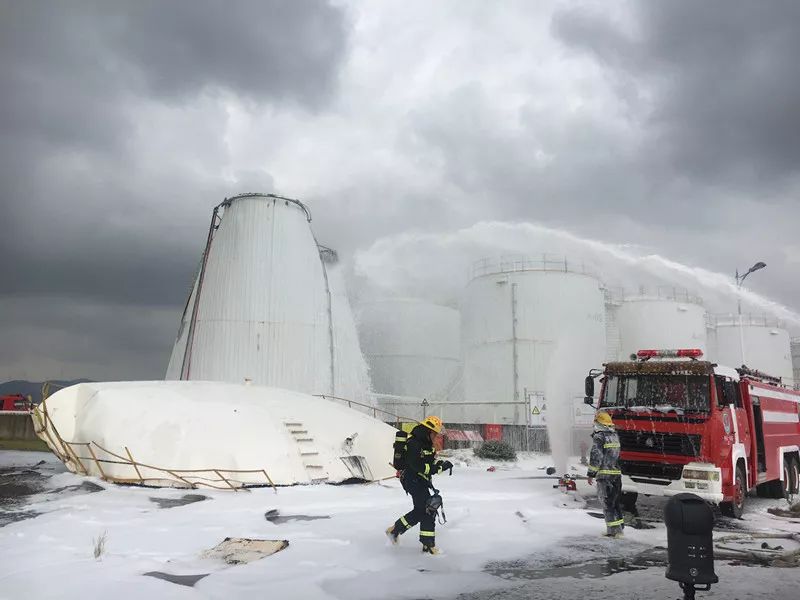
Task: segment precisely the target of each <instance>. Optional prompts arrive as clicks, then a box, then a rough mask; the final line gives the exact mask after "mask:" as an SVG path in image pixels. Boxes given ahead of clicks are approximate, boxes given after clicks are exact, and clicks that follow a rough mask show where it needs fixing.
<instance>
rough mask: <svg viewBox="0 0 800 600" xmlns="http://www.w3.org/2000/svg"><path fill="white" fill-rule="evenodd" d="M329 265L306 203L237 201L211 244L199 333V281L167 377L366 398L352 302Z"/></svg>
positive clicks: (256, 198)
mask: <svg viewBox="0 0 800 600" xmlns="http://www.w3.org/2000/svg"><path fill="white" fill-rule="evenodd" d="M324 268H325V267H324V265H323V263H322V260H321V258H320V253H319V248H318V246H317V242H316V240H315V239H314V235H313V233H312V231H311V227H310V225H309V221H308V214H307V213H306V211H305V209H304V208H303V207H302V206H300V205H298V204H297V203H294V202H289V201H286V200H283V199H280V198H272V197H267V196H261V195H257V196H246V197H238V198H234V199H233V200H232V201H231V204H230V205H229V206H227V207H226V208H225V209H224V212H223V213H222V218H221V221H220V223H219V227H218V229H217V230H216V232H215V235H214V238H213V241H212V243H211V245H210V250H209V253H208V259H207V263H206V268H205V274H204V278H203V283H202V288H201V290H200V294H199V295H200V298H199V303H198V304H197V307H198V310H197V317H196V320H195V325H194V337H193V339H190V337H191V336H190V332H191V330H192V327H191V320H192V310H193V307H194V305H195V296H196V295H197V285H198V282H197V280H196V281H195V285H194V288H193V290H192V293H191V296H190V300H189V302H188V303H187V306H186V310H185V313H184V315H183V319H182V323H181V327H180V331H179V335H178V339H177V340H176V342H175V347H174V349H173V353H172V357H171V360H170V364H169V366H168V368H167V374H166V378H167V379H189V380H203V381H226V382H231V383H241V382H243V381H245V380H246V379H249V380H251V381H252V382H253V383H254V384H260V385H268V386H274V387H280V388H285V389H290V390H296V391H300V392H307V393H311V394H335V395H337V396H343V397H348V398H354V399H355V398H362V399H365V400H366V398H367V395H368V385H367V387H365V385H366V384H365V383H364V379H365V374H364V371H363V360H362V359H361V358H360V351H359V349H358V347H357V341H356V339H355V336H354V335H352V333H351V334H350V335H348V333H347V329H348V327H347V320H348V315H347V314H346V313H348V312H349V305H348V304H347V303H346V302H343V301H342V297H343V296H342V294H343V292H342V293H339V292H337V291H336V290H331V292H332V293H331V296H330V297H329V295H328V291H329V287H328V282H327V281H326V277H325V275H326V273H325V271H324ZM198 277H199V275H198ZM334 285H335V284H334ZM345 300H346V298H345ZM329 302H330V304H329ZM329 309H330V310H329ZM332 314H333V316H334V318H333V319H331V315H332ZM349 318H350V319H351V320H352V316H350V317H349ZM337 323H339V324H341V326H340V329H341V331H340V332H339V336H338V343H336V339H337V335H336V334H337V332H336V328H337ZM331 328H333V338H334V342H335V344H334V348H335V351H334V352H332V351H331V348H332V346H331V337H332V336H331ZM345 346H347V348H345ZM337 357H338V358H339V360H338V361H337V360H336V359H337ZM359 361H361V363H360V364H359ZM332 362H333V367H334V368H333V369H332V368H331V364H332Z"/></svg>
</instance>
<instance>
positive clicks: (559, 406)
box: [545, 332, 585, 475]
mask: <svg viewBox="0 0 800 600" xmlns="http://www.w3.org/2000/svg"><path fill="white" fill-rule="evenodd" d="M581 348H582V344H581V343H580V341H579V339H578V337H577V336H576V335H575V333H574V332H564V333H563V334H562V335H561V337H560V338H559V339H558V341H557V343H556V345H555V347H554V349H553V353H552V354H551V356H550V365H549V368H548V372H547V385H546V387H545V400H546V402H547V411H546V414H547V435H548V438H549V440H550V452H551V453H552V455H553V464H554V466H555V468H556V472H557V473H558V474H559V475H561V474H562V473H568V472H569V471H568V464H567V463H568V461H569V457H570V452H571V451H572V444H571V441H572V407H573V399H574V397H575V394H574V391H575V382H576V381H581V382H582V381H583V376H584V375H585V371H578V372H576V368H575V367H576V365H575V356H576V355H580V353H581Z"/></svg>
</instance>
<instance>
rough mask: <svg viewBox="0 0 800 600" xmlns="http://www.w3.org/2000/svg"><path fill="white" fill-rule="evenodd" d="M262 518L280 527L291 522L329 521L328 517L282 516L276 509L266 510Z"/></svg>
mask: <svg viewBox="0 0 800 600" xmlns="http://www.w3.org/2000/svg"><path fill="white" fill-rule="evenodd" d="M264 518H265V519H266V520H267V521H269V522H270V523H274V524H275V525H280V524H282V523H290V522H292V521H316V520H318V519H330V517H329V516H328V515H282V514H280V512H279V511H278V510H276V509H272V510H268V511H267V512H266V513H264Z"/></svg>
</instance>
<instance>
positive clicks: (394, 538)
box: [386, 525, 400, 546]
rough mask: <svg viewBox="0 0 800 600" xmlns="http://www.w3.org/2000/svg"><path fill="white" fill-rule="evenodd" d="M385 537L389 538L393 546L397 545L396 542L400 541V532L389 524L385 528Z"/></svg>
mask: <svg viewBox="0 0 800 600" xmlns="http://www.w3.org/2000/svg"><path fill="white" fill-rule="evenodd" d="M386 537H388V538H389V541H390V542H392V545H393V546H397V544H398V543H399V542H400V539H399V538H400V534H399V533H397V531H395V527H394V525H390V526H389V528H388V529H387V530H386Z"/></svg>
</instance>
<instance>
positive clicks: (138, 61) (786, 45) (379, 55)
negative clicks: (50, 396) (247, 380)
mask: <svg viewBox="0 0 800 600" xmlns="http://www.w3.org/2000/svg"><path fill="white" fill-rule="evenodd" d="M798 57H800V3H798V2H796V1H795V0H785V1H779V0H773V1H771V2H768V3H763V2H757V1H755V0H753V1H751V2H740V1H732V0H717V1H712V0H704V1H703V2H695V1H691V0H684V1H681V0H670V1H664V2H650V1H648V2H617V3H610V2H581V3H573V2H543V1H537V2H528V1H519V2H510V1H509V2H486V1H481V2H478V1H474V2H471V1H465V0H454V1H452V2H446V1H440V2H435V3H432V2H427V1H422V0H420V1H418V2H388V1H387V2H369V3H363V2H355V1H353V2H346V1H343V2H332V3H326V2H322V1H312V0H293V1H281V2H278V1H274V2H267V1H264V0H247V1H242V0H237V1H235V2H212V1H211V0H172V1H170V2H161V1H156V0H137V1H136V2H134V1H129V2H126V3H125V2H113V3H112V2H106V1H104V0H96V1H94V2H92V1H77V0H74V1H69V0H66V1H60V2H56V1H54V0H51V1H49V2H48V1H40V0H0V82H2V84H1V85H2V87H1V88H0V199H2V200H1V202H2V214H3V224H4V227H3V231H2V234H0V282H1V285H0V339H1V340H2V343H0V380H4V379H12V378H24V379H31V380H43V379H46V378H61V377H64V378H77V377H89V378H93V379H128V378H130V379H133V378H159V377H162V376H163V372H164V369H165V367H166V363H167V360H168V357H169V350H170V347H171V344H172V342H173V340H174V336H175V333H176V331H177V328H178V321H179V318H180V312H181V309H182V306H183V303H184V302H185V299H186V294H187V291H188V286H189V285H190V282H191V279H192V276H193V272H194V269H195V267H196V264H197V261H198V259H199V255H200V252H201V249H202V246H203V243H204V240H205V234H206V229H207V227H208V221H209V218H210V214H211V209H212V207H213V206H214V205H216V204H217V203H219V202H220V201H221V200H222V198H223V197H225V196H230V195H233V194H236V193H240V192H244V191H265V192H277V193H280V194H283V195H288V196H291V197H294V198H300V199H302V200H303V201H304V202H306V203H307V204H308V205H309V207H310V208H311V211H312V215H313V219H314V220H313V223H312V225H313V227H314V230H315V232H316V235H317V237H318V239H319V240H320V241H321V242H322V243H324V244H326V245H328V246H332V247H335V248H337V249H339V250H340V252H341V253H342V255H343V256H345V257H346V258H348V257H349V258H352V257H353V256H354V255H356V254H357V253H360V255H362V256H363V255H367V256H368V255H369V253H370V252H371V251H373V250H374V249H375V248H379V247H381V244H382V243H384V244H385V238H387V237H388V238H389V239H396V238H392V237H391V236H397V235H398V234H402V233H404V232H408V231H417V232H427V233H428V234H431V233H446V232H452V231H455V230H458V229H464V228H470V227H471V226H472V225H474V224H475V223H477V222H480V221H491V220H502V221H532V222H537V223H540V224H543V225H545V226H549V227H555V228H560V229H566V230H568V231H570V232H572V233H574V234H576V235H579V236H587V237H591V238H593V239H596V240H601V241H606V242H611V243H615V244H629V245H631V246H632V247H636V248H640V249H643V251H645V252H653V253H659V254H662V255H664V256H668V257H670V258H672V259H674V260H677V261H681V262H683V263H686V264H688V265H690V266H693V267H700V268H704V269H708V270H711V271H719V272H724V273H726V274H732V272H733V270H734V269H735V268H737V267H738V268H740V269H741V268H743V269H746V268H748V267H749V266H750V265H751V264H752V263H753V262H755V261H756V260H763V261H765V262H767V263H768V265H769V266H768V269H767V270H765V271H763V272H760V273H758V274H755V275H753V277H752V278H751V279H748V284H749V286H750V287H751V289H753V290H754V291H758V292H759V293H761V294H764V295H767V296H769V297H771V298H773V299H775V300H776V301H779V302H781V303H783V304H785V305H787V306H789V307H791V308H792V309H794V310H800V202H799V201H798V192H800V77H798V76H797V72H798V71H797V61H798ZM381 240H383V242H382V241H381ZM376 242H377V245H373V244H376Z"/></svg>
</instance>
